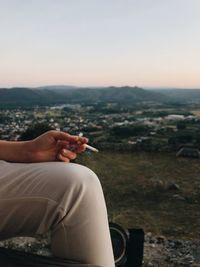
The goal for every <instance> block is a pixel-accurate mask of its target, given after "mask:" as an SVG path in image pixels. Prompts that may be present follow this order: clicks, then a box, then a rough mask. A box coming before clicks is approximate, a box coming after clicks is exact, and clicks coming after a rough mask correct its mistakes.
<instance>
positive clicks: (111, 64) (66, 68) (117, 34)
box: [0, 0, 200, 88]
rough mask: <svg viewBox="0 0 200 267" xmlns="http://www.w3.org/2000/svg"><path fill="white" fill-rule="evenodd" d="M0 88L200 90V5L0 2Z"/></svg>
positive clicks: (174, 0) (106, 0) (154, 0)
mask: <svg viewBox="0 0 200 267" xmlns="http://www.w3.org/2000/svg"><path fill="white" fill-rule="evenodd" d="M0 6H1V8H0V31H1V42H0V87H13V86H29V87H36V86H42V85H59V84H60V85H77V86H111V85H113V86H123V85H130V86H135V85H137V86H140V87H175V88H179V87H180V88H200V52H199V47H200V34H199V29H200V16H199V10H200V1H198V0H190V1H188V0H168V1H165V0H140V1H138V0H102V1H97V0H84V2H83V1H81V0H73V1H72V0H69V1H65V0H58V1H54V0H43V1H39V0H34V1H33V0H30V1H25V0H12V1H6V0H0Z"/></svg>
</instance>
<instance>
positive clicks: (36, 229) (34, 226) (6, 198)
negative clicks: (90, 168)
mask: <svg viewBox="0 0 200 267" xmlns="http://www.w3.org/2000/svg"><path fill="white" fill-rule="evenodd" d="M81 168H84V167H82V166H79V165H76V164H72V163H70V164H65V163H62V162H49V163H33V164H22V163H8V162H4V161H0V239H5V238H9V237H13V236H24V235H26V236H34V235H37V234H42V233H44V232H46V231H48V230H50V229H51V227H52V226H53V225H54V224H56V223H57V222H58V221H59V220H60V219H61V217H62V216H63V208H62V199H63V195H65V196H66V195H69V196H70V191H71V190H72V187H73V185H74V184H76V181H75V179H74V176H76V177H77V175H75V173H77V172H79V173H81ZM66 192H67V193H66ZM68 193H69V194H68Z"/></svg>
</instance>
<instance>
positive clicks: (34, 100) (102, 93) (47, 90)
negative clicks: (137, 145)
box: [0, 85, 200, 107]
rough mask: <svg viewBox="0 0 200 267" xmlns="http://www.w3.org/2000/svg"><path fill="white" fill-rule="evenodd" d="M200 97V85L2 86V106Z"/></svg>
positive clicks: (173, 100)
mask: <svg viewBox="0 0 200 267" xmlns="http://www.w3.org/2000/svg"><path fill="white" fill-rule="evenodd" d="M192 100H200V89H155V90H153V89H152V90H149V89H148V90H145V89H142V88H139V87H129V86H124V87H104V88H80V87H76V86H65V85H63V86H44V87H38V88H18V87H16V88H10V89H7V88H1V89H0V107H2V106H10V105H13V106H18V105H26V106H29V105H37V104H38V105H46V104H61V103H63V104H64V103H70V104H72V103H84V104H91V103H102V102H115V103H120V104H128V105H131V104H136V103H142V102H156V103H169V102H181V103H185V102H188V101H192Z"/></svg>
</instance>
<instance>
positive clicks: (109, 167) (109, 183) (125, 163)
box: [78, 152, 200, 240]
mask: <svg viewBox="0 0 200 267" xmlns="http://www.w3.org/2000/svg"><path fill="white" fill-rule="evenodd" d="M78 162H79V163H82V164H84V165H86V166H88V167H90V168H91V169H92V170H94V171H95V172H96V173H97V175H98V176H99V178H100V180H101V183H102V186H103V189H104V193H105V198H106V202H107V206H108V213H109V219H110V220H112V221H114V222H117V223H120V224H122V225H124V226H126V227H139V228H144V230H145V232H148V231H150V232H152V233H154V234H157V235H158V234H163V235H165V236H167V237H168V238H180V239H193V240H195V239H198V238H199V231H200V209H199V205H200V179H199V173H200V164H199V160H198V159H188V158H187V159H186V158H177V157H176V156H175V155H174V154H166V153H165V154H161V153H144V152H139V153H123V154H121V153H111V152H100V153H99V154H86V153H85V154H84V155H83V156H82V157H81V158H80V159H79V160H78Z"/></svg>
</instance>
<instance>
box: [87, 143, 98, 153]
mask: <svg viewBox="0 0 200 267" xmlns="http://www.w3.org/2000/svg"><path fill="white" fill-rule="evenodd" d="M85 147H86V148H87V149H89V150H91V151H93V152H99V150H98V149H96V148H95V147H93V146H89V145H88V144H85Z"/></svg>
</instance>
